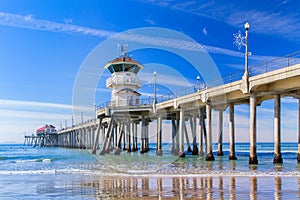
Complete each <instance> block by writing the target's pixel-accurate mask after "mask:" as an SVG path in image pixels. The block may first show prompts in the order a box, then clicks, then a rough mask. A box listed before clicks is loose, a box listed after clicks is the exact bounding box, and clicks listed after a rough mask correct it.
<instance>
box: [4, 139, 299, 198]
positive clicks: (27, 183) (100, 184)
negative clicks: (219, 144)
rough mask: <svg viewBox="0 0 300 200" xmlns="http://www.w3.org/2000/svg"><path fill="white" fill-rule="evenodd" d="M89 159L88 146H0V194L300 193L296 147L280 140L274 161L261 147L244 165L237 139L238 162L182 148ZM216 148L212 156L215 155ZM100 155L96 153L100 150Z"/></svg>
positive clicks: (266, 146)
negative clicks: (177, 152) (254, 161)
mask: <svg viewBox="0 0 300 200" xmlns="http://www.w3.org/2000/svg"><path fill="white" fill-rule="evenodd" d="M150 147H151V151H150V152H149V153H147V154H142V155H140V154H139V153H138V152H135V153H125V152H124V153H122V154H121V155H120V156H114V155H105V156H98V155H96V156H93V155H92V154H90V152H89V151H85V150H77V149H66V148H54V147H47V148H45V147H43V148H40V147H36V148H33V147H30V146H23V145H7V144H2V145H0V186H1V189H0V199H139V198H141V197H143V198H144V199H159V198H161V199H165V198H167V199H250V198H252V199H266V198H273V199H274V198H275V199H280V198H290V199H299V198H300V190H299V188H300V165H298V164H297V160H296V156H297V144H296V143H283V144H282V157H283V162H284V163H283V164H282V165H274V164H273V163H272V161H273V144H271V143H260V144H258V161H259V164H258V165H254V166H249V165H248V155H249V153H248V151H249V145H248V144H239V143H238V144H236V156H237V158H238V160H236V161H228V153H229V152H228V149H229V147H228V144H224V146H223V149H224V154H225V155H224V156H223V157H217V156H215V158H216V160H215V161H213V162H206V161H205V159H204V158H199V157H198V156H192V155H190V154H188V153H187V156H186V157H185V158H178V157H177V156H172V155H171V154H170V151H169V149H170V148H169V145H168V144H165V145H164V151H163V156H161V157H157V156H156V155H155V145H150ZM215 148H216V146H214V154H215V155H216V149H215ZM97 154H98V153H97Z"/></svg>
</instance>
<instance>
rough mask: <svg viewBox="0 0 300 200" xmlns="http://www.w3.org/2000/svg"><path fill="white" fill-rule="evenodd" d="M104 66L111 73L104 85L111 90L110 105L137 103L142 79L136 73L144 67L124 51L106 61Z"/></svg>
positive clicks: (134, 104) (131, 104) (132, 104)
mask: <svg viewBox="0 0 300 200" xmlns="http://www.w3.org/2000/svg"><path fill="white" fill-rule="evenodd" d="M104 68H105V69H108V70H109V71H110V73H111V77H110V78H108V79H107V80H106V87H107V88H110V89H111V90H112V93H111V104H110V105H111V106H113V107H121V106H136V105H138V104H139V97H140V96H141V94H140V93H138V92H137V90H138V89H139V88H140V87H141V86H142V81H141V80H140V79H139V78H138V76H137V74H138V72H139V71H140V70H141V69H143V68H144V67H143V65H141V64H140V63H139V62H137V61H135V60H134V59H132V58H130V57H129V56H128V55H127V54H126V53H125V54H123V55H121V56H120V57H118V58H116V59H114V60H112V61H110V62H108V63H107V64H106V65H105V66H104Z"/></svg>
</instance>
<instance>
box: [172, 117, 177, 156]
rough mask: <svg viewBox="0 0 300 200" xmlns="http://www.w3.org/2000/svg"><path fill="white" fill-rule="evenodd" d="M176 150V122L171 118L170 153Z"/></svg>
mask: <svg viewBox="0 0 300 200" xmlns="http://www.w3.org/2000/svg"><path fill="white" fill-rule="evenodd" d="M177 153H178V152H176V123H175V119H172V154H177Z"/></svg>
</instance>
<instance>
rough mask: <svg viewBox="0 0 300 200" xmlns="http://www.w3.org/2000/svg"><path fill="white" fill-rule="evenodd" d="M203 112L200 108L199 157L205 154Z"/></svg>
mask: <svg viewBox="0 0 300 200" xmlns="http://www.w3.org/2000/svg"><path fill="white" fill-rule="evenodd" d="M202 133H203V110H202V109H201V108H200V112H199V127H198V143H199V148H198V156H201V157H202V156H204V153H203V134H202Z"/></svg>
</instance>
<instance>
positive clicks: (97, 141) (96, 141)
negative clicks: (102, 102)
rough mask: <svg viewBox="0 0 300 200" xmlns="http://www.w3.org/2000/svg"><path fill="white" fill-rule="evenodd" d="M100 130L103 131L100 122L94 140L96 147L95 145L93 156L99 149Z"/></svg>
mask: <svg viewBox="0 0 300 200" xmlns="http://www.w3.org/2000/svg"><path fill="white" fill-rule="evenodd" d="M100 129H101V121H100V122H99V124H98V126H97V130H96V137H95V139H94V145H93V150H92V154H96V151H97V149H98V147H99V134H100Z"/></svg>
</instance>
